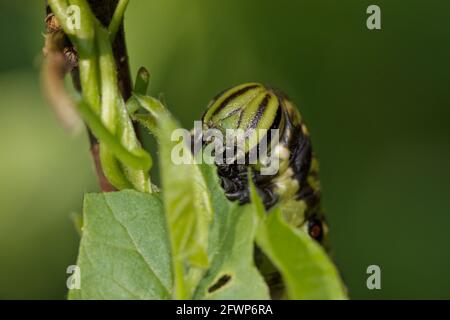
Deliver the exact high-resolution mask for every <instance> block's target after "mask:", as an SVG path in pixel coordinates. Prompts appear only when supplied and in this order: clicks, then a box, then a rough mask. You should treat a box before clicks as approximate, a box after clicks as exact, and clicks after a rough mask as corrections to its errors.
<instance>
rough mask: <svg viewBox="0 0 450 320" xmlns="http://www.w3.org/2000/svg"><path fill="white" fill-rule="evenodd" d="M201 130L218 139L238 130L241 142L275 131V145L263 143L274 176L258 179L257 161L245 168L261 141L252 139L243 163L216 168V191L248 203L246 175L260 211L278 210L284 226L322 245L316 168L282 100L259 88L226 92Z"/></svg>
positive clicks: (301, 127) (295, 117) (292, 111)
mask: <svg viewBox="0 0 450 320" xmlns="http://www.w3.org/2000/svg"><path fill="white" fill-rule="evenodd" d="M202 125H203V130H208V129H215V130H219V131H220V132H222V133H223V134H224V135H225V134H226V131H227V130H230V129H240V130H242V131H243V132H244V133H245V137H246V139H247V140H248V138H249V137H250V136H251V135H252V134H253V132H255V130H259V129H262V130H266V131H267V130H273V129H277V130H278V131H277V132H278V139H276V140H275V142H274V141H272V140H271V137H270V136H267V137H266V139H267V140H269V143H268V144H267V146H266V148H267V152H268V154H270V155H273V154H274V153H276V155H277V156H278V157H279V168H278V171H277V172H276V173H273V174H269V175H264V174H262V170H261V168H262V167H263V165H262V163H261V161H260V160H261V159H258V160H259V161H258V162H257V163H250V162H249V161H248V159H249V156H248V155H249V154H250V152H251V150H259V148H260V144H261V141H262V140H258V139H259V138H258V139H257V140H256V144H255V143H254V144H252V143H250V142H248V141H247V143H246V146H247V148H245V150H244V155H245V161H244V162H242V161H241V162H239V161H238V159H237V158H235V159H233V160H234V161H233V162H231V163H230V162H226V163H220V164H218V163H216V166H217V172H218V175H219V177H220V179H221V185H222V188H223V190H224V192H225V195H226V197H227V198H228V199H229V200H230V201H239V203H240V204H245V203H248V202H249V201H250V192H249V186H248V172H250V173H251V179H252V181H253V183H254V184H255V186H256V189H257V191H258V193H259V195H260V196H261V198H262V200H263V202H264V205H265V207H266V210H270V209H271V208H272V207H274V206H275V205H279V206H281V208H282V211H283V215H284V216H285V218H286V220H287V221H288V222H289V223H291V224H292V225H294V226H295V227H297V228H303V229H304V230H305V231H306V232H307V233H308V234H309V235H310V236H311V237H312V238H313V239H315V240H317V241H318V242H319V243H324V241H325V238H326V234H327V229H328V228H327V225H326V222H325V218H324V214H323V212H322V208H321V201H320V200H321V192H320V183H319V178H318V170H319V168H318V162H317V159H316V157H315V154H314V152H313V150H312V146H311V140H310V137H309V132H308V129H307V127H306V126H305V124H304V122H303V119H302V117H301V115H300V113H299V111H298V109H297V108H296V106H295V105H294V103H293V102H292V101H291V100H290V99H289V98H288V97H287V95H285V94H284V93H283V92H282V91H280V90H278V89H275V88H272V87H269V86H265V85H262V84H259V83H246V84H242V85H239V86H235V87H232V88H229V89H227V90H225V91H223V92H221V93H219V94H218V95H216V96H215V97H214V98H213V100H212V101H211V102H210V103H209V105H208V107H207V109H206V111H205V113H204V114H203V117H202ZM267 132H269V131H267ZM208 143H209V142H204V144H208ZM225 149H226V148H225ZM249 169H250V171H249Z"/></svg>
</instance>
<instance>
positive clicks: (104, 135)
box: [78, 101, 152, 170]
mask: <svg viewBox="0 0 450 320" xmlns="http://www.w3.org/2000/svg"><path fill="white" fill-rule="evenodd" d="M78 110H79V111H80V113H81V115H82V116H83V119H84V121H86V123H87V124H88V126H89V128H90V129H91V130H92V132H93V133H94V135H95V136H96V137H97V139H99V140H100V141H102V142H103V143H105V144H106V145H107V146H108V148H109V149H110V150H111V151H112V152H113V153H114V155H115V156H117V158H118V159H119V160H120V161H122V162H123V163H126V164H128V165H129V166H130V167H132V168H134V169H142V170H149V169H150V167H151V165H152V160H151V158H150V156H149V155H148V153H147V152H145V151H144V150H142V149H141V150H136V151H134V152H129V151H128V150H127V149H126V148H125V147H124V146H123V145H122V144H121V143H119V142H118V141H117V138H116V137H115V136H114V135H113V134H111V132H109V131H108V129H107V128H106V127H105V126H104V125H103V123H102V122H101V121H100V120H99V118H98V117H97V115H96V114H95V113H94V112H93V111H92V110H91V108H90V107H89V105H87V104H86V102H84V101H81V102H79V103H78Z"/></svg>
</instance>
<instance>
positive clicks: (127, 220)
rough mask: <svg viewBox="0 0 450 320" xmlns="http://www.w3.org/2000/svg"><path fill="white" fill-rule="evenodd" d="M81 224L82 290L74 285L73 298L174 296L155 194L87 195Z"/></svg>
mask: <svg viewBox="0 0 450 320" xmlns="http://www.w3.org/2000/svg"><path fill="white" fill-rule="evenodd" d="M83 223H84V226H83V233H82V239H81V244H80V249H79V256H78V262H77V265H78V267H79V268H80V274H81V289H79V290H77V289H74V290H71V291H70V292H69V299H170V298H171V297H172V271H171V270H172V269H171V267H172V264H171V257H170V244H169V239H168V235H167V228H166V221H165V217H164V212H163V206H162V202H161V199H160V198H159V196H158V195H157V194H145V193H138V192H135V191H130V190H128V191H121V192H115V193H105V194H87V195H86V196H85V200H84V215H83Z"/></svg>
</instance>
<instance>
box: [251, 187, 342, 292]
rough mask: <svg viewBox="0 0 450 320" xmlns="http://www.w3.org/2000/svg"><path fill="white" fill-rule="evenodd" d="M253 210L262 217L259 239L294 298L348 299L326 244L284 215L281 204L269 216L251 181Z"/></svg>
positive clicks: (257, 241) (258, 242)
mask: <svg viewBox="0 0 450 320" xmlns="http://www.w3.org/2000/svg"><path fill="white" fill-rule="evenodd" d="M251 198H252V203H253V207H254V214H255V215H256V216H257V218H258V219H259V220H260V223H259V227H258V231H257V234H256V243H257V244H258V246H259V247H260V248H261V249H262V250H263V252H264V253H265V254H266V255H267V256H268V257H269V259H270V260H271V261H272V263H273V264H274V265H275V266H276V267H277V269H278V270H279V271H280V273H281V275H282V276H283V280H284V283H285V285H286V288H287V294H288V297H289V298H290V299H294V300H297V299H298V300H316V299H317V300H318V299H320V300H329V299H332V300H337V299H347V296H346V292H345V287H344V285H343V283H342V280H341V278H340V276H339V273H338V271H337V269H336V267H335V266H334V265H333V263H332V262H331V261H330V259H329V257H328V255H327V254H326V252H325V251H324V250H323V248H322V247H321V246H320V245H319V244H318V243H317V242H316V241H314V240H313V239H311V238H310V237H309V236H308V235H307V234H306V233H305V232H303V231H302V230H299V229H295V228H294V227H292V226H291V225H289V224H288V223H287V222H286V221H285V220H284V219H283V217H282V212H281V210H280V208H278V207H277V208H275V209H274V210H272V211H271V212H270V213H269V214H268V215H267V216H266V213H265V211H264V207H263V205H262V202H261V199H260V198H259V196H258V194H257V192H256V190H255V187H254V186H253V185H251Z"/></svg>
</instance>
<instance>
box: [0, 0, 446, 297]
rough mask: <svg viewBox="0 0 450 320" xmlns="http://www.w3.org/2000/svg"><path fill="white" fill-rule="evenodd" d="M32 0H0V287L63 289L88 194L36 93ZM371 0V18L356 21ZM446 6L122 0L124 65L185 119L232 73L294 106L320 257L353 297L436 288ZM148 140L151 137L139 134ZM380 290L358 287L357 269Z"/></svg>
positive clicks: (85, 166)
mask: <svg viewBox="0 0 450 320" xmlns="http://www.w3.org/2000/svg"><path fill="white" fill-rule="evenodd" d="M43 2H44V1H36V0H19V1H6V0H1V1H0V34H1V46H0V94H1V95H0V123H1V125H0V137H1V138H0V146H1V147H0V150H1V151H0V299H14V298H24V299H64V298H65V294H66V289H65V281H66V277H67V275H66V273H65V272H66V267H67V266H68V265H70V264H73V263H74V262H75V261H76V255H77V246H78V241H79V237H78V235H77V233H76V232H75V229H74V227H73V224H72V221H71V216H72V215H73V214H76V213H79V212H80V211H81V205H82V199H83V194H84V193H85V192H92V191H97V190H98V187H97V181H96V178H95V174H94V170H93V165H92V163H91V159H90V157H89V152H88V141H87V136H86V134H85V133H82V134H80V135H78V136H71V135H69V134H67V133H66V132H65V131H64V130H63V129H62V128H61V127H60V126H59V124H58V123H57V121H56V118H55V117H54V115H53V114H52V113H51V111H50V110H49V108H48V107H47V106H46V103H45V101H44V100H43V98H42V96H41V93H40V84H39V65H40V62H41V59H42V58H41V53H40V52H41V47H42V44H43V36H42V32H43V30H44V28H43V18H44V6H43ZM369 4H378V5H379V6H380V7H381V10H382V30H381V31H370V30H368V29H367V28H366V19H367V15H366V13H365V12H366V8H367V6H368V5H369ZM449 10H450V3H448V2H447V1H442V0H421V1H418V0H409V1H407V2H405V1H387V0H385V1H384V0H383V1H381V0H377V1H373V2H372V1H370V2H369V1H363V0H353V1H350V0H345V1H344V0H341V1H337V0H334V1H332V0H328V1H327V0H320V1H319V0H314V1H313V0H308V1H307V0H295V1H294V0H279V1H269V0H226V1H219V0H214V1H211V0H190V1H185V0H148V1H143V0H132V1H131V3H130V6H129V9H128V13H127V19H126V29H127V39H128V46H129V54H130V59H131V66H132V70H133V72H135V71H136V70H137V69H138V67H139V66H141V65H144V66H146V67H147V68H148V69H149V70H150V71H151V74H152V84H151V92H152V94H154V95H158V94H159V93H164V96H165V100H166V102H167V104H168V105H169V107H170V109H171V111H172V112H173V113H174V114H175V115H176V116H177V118H178V119H180V120H181V122H182V123H183V125H184V126H185V127H188V128H190V127H192V123H193V120H195V119H199V118H200V116H201V114H202V112H203V110H204V108H205V106H206V104H207V103H208V101H209V99H210V98H211V97H213V95H215V94H216V93H217V92H218V91H221V90H222V89H224V88H226V87H229V86H232V85H235V84H239V83H242V82H247V81H260V82H264V83H270V84H272V85H274V86H277V87H280V88H283V89H284V91H286V92H287V93H288V94H289V95H290V96H291V98H292V99H293V100H294V101H296V103H297V104H298V106H299V108H300V110H301V112H302V114H303V116H304V118H305V119H306V121H307V123H308V126H309V130H310V131H311V135H312V138H313V144H314V147H315V150H316V152H317V154H318V156H319V157H320V161H321V178H322V184H323V189H324V203H325V208H326V211H327V216H328V220H329V222H330V225H331V228H332V229H331V231H332V233H331V238H332V247H333V254H334V258H335V260H336V262H337V264H338V266H339V268H340V269H341V272H342V274H343V277H344V279H345V281H346V283H347V285H348V288H349V293H350V297H352V298H354V299H378V298H385V299H395V298H397V299H398V298H401V299H403V298H413V299H417V298H425V299H432V298H435V299H442V298H447V299H448V298H450V250H449V247H448V246H449V244H450V168H449V164H450V94H449V88H450V59H449V58H450V22H449V19H448V12H449ZM148 146H149V147H150V148H152V149H154V147H153V145H152V143H151V142H150V143H149V144H148ZM371 264H376V265H379V266H380V267H381V270H382V289H381V290H375V291H370V290H368V289H367V288H366V278H367V274H366V268H367V266H369V265H371Z"/></svg>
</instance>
